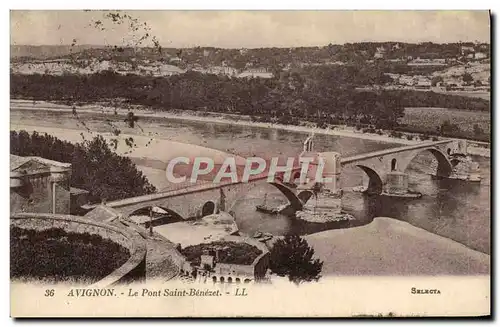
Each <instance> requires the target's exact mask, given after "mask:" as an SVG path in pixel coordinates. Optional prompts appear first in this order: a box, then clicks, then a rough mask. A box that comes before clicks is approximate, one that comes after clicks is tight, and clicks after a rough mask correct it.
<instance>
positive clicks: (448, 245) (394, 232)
mask: <svg viewBox="0 0 500 327" xmlns="http://www.w3.org/2000/svg"><path fill="white" fill-rule="evenodd" d="M305 238H306V239H307V241H308V243H309V245H311V246H312V247H313V248H314V251H315V256H316V257H317V258H319V259H320V260H322V261H323V262H324V264H323V271H322V275H323V276H328V275H344V276H367V275H373V276H394V275H402V276H418V275H427V276H431V275H432V276H436V275H489V274H490V260H491V258H490V256H489V255H487V254H484V253H481V252H479V251H475V250H472V249H470V248H468V247H466V246H465V245H462V244H460V243H458V242H455V241H453V240H451V239H448V238H445V237H442V236H439V235H436V234H433V233H430V232H428V231H426V230H424V229H421V228H418V227H415V226H413V225H411V224H409V223H407V222H403V221H399V220H396V219H393V218H386V217H378V218H375V219H374V220H373V221H372V222H371V223H369V224H367V225H364V226H361V227H353V228H348V229H334V230H328V231H324V232H319V233H315V234H311V235H307V236H305ZM353 240H355V241H353Z"/></svg>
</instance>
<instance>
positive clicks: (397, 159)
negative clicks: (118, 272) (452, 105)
mask: <svg viewBox="0 0 500 327" xmlns="http://www.w3.org/2000/svg"><path fill="white" fill-rule="evenodd" d="M308 140H309V139H308ZM306 142H310V144H307V145H306V143H305V147H304V152H303V153H302V154H304V153H306V152H312V141H311V140H309V141H307V140H306ZM466 149H467V143H466V142H465V141H457V140H443V141H437V142H424V143H419V144H415V145H409V146H402V147H397V148H392V149H386V150H381V151H375V152H370V153H364V154H360V155H355V156H351V157H346V158H341V159H340V164H341V166H342V167H346V166H349V165H353V166H356V167H358V168H360V169H361V170H363V171H364V172H365V173H366V174H367V176H368V178H369V183H368V189H367V192H368V193H372V194H381V193H383V192H391V191H394V190H396V193H397V192H403V193H404V192H405V191H406V190H405V187H406V189H407V177H408V176H407V174H406V173H405V171H406V169H407V167H408V165H409V164H410V162H411V161H412V160H413V159H414V158H415V157H416V156H417V155H418V154H419V153H421V152H423V151H429V152H430V153H432V154H433V155H434V156H435V157H436V159H437V161H438V167H437V172H436V174H437V175H438V176H442V177H448V176H450V174H451V172H452V168H453V163H452V160H451V159H450V158H451V156H452V155H454V154H457V153H458V154H465V153H466ZM331 154H335V155H337V156H339V155H338V153H334V152H326V153H325V152H323V153H319V155H323V156H324V157H325V158H333V157H332V156H331ZM334 169H335V170H336V169H337V168H334ZM338 169H339V174H338V175H340V167H338ZM299 174H300V167H296V168H293V169H292V171H291V175H292V176H293V178H297V177H298V175H299ZM394 174H396V176H399V177H402V179H401V178H399V179H396V182H394V179H393V180H389V176H392V175H394ZM336 178H338V177H336ZM337 180H339V179H337ZM264 184H271V185H273V186H275V187H276V188H277V189H279V190H280V192H281V193H283V195H284V196H285V197H286V198H287V200H288V201H289V206H290V207H292V208H293V209H294V210H301V209H302V207H303V205H304V204H305V202H307V200H308V199H309V198H310V197H311V195H312V194H313V192H312V191H311V190H298V189H294V188H291V187H289V186H287V185H285V184H284V183H282V182H281V181H280V180H279V179H277V178H276V179H275V180H274V181H273V182H268V174H267V173H263V174H261V175H258V176H254V177H253V178H250V179H249V181H248V182H241V181H238V182H231V181H224V182H220V183H212V182H201V183H197V184H192V183H184V184H181V185H177V186H176V187H175V188H174V189H169V190H167V191H164V192H159V193H155V194H149V195H143V196H137V197H132V198H127V199H122V200H117V201H112V202H108V203H106V205H107V206H109V207H112V208H115V209H117V210H118V211H120V212H121V213H122V214H123V216H124V217H128V216H130V215H133V214H134V213H136V212H138V211H140V210H141V209H144V208H148V207H160V208H162V209H163V210H165V211H166V212H168V213H169V214H170V215H171V216H173V217H176V218H177V219H188V218H195V217H203V216H206V215H209V214H212V213H216V212H218V211H219V210H220V211H228V212H230V211H231V209H232V207H233V206H234V204H235V203H236V202H237V201H238V200H239V199H242V198H243V197H244V196H245V194H246V193H248V192H249V191H251V190H252V189H254V188H256V187H259V186H262V185H264ZM335 187H336V188H338V189H340V188H341V186H340V185H339V184H337V185H336V186H335ZM94 207H96V205H86V206H83V208H84V209H87V210H90V209H92V208H94Z"/></svg>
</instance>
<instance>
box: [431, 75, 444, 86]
mask: <svg viewBox="0 0 500 327" xmlns="http://www.w3.org/2000/svg"><path fill="white" fill-rule="evenodd" d="M438 83H443V76H441V75H438V76H434V77H433V78H432V79H431V85H432V86H436V85H437V84H438Z"/></svg>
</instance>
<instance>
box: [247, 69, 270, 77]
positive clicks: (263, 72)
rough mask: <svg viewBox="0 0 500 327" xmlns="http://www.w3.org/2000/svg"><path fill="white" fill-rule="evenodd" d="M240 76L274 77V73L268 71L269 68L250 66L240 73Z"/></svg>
mask: <svg viewBox="0 0 500 327" xmlns="http://www.w3.org/2000/svg"><path fill="white" fill-rule="evenodd" d="M238 77H239V78H252V77H260V78H272V77H273V73H271V72H268V71H267V68H250V69H247V70H245V71H244V72H242V73H241V74H239V75H238Z"/></svg>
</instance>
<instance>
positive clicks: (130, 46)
mask: <svg viewBox="0 0 500 327" xmlns="http://www.w3.org/2000/svg"><path fill="white" fill-rule="evenodd" d="M363 43H402V44H412V45H420V44H424V43H431V44H438V45H446V44H462V43H473V44H488V45H491V42H490V41H450V42H433V41H421V42H405V41H394V40H388V41H354V42H344V43H328V44H323V45H293V46H292V45H290V46H261V47H221V46H215V45H193V46H189V47H185V46H184V47H172V46H169V47H167V46H162V45H161V44H160V46H161V48H163V49H194V48H215V49H228V50H237V49H249V50H253V49H272V48H279V49H288V48H321V47H327V46H329V45H334V46H335V45H340V46H342V45H346V44H363ZM9 46H11V47H12V46H25V47H44V46H54V47H56V46H67V47H70V46H74V47H81V46H87V47H101V48H106V47H114V46H117V47H121V48H154V46H152V45H147V46H146V45H135V46H134V45H120V44H91V43H83V44H76V45H72V44H10V45H9Z"/></svg>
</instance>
